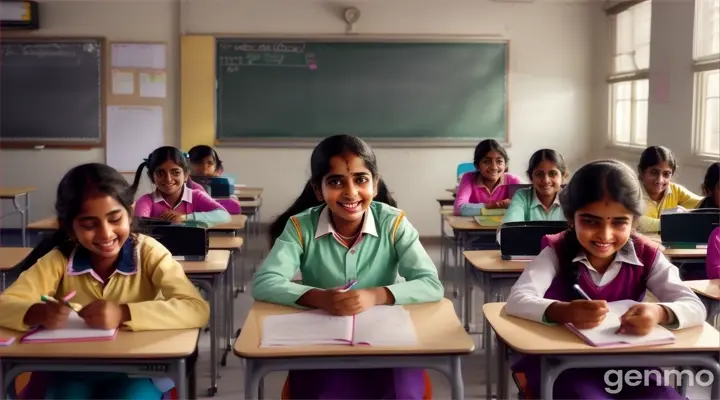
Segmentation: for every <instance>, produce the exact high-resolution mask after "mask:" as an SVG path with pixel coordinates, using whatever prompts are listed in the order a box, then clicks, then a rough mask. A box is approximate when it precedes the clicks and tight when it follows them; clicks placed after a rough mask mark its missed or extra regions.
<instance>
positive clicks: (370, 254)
mask: <svg viewBox="0 0 720 400" xmlns="http://www.w3.org/2000/svg"><path fill="white" fill-rule="evenodd" d="M310 166H311V178H310V180H309V181H308V182H307V184H306V185H305V189H304V190H303V192H302V194H301V195H300V197H299V198H298V199H297V200H296V201H295V203H294V204H293V205H292V206H291V207H290V209H289V210H288V211H287V212H285V213H284V214H283V215H281V216H280V217H279V218H278V220H277V221H275V223H273V225H272V227H271V233H272V238H271V239H272V240H273V247H272V249H271V250H270V253H269V254H268V256H267V258H266V259H265V261H264V262H263V264H262V266H261V267H260V269H259V270H258V272H257V273H256V274H255V277H254V279H253V288H252V294H253V297H254V298H255V300H258V301H266V302H271V303H277V304H282V305H287V306H292V307H298V308H310V309H321V310H324V311H326V312H328V313H330V314H334V315H355V314H358V313H361V312H362V311H364V310H366V309H368V308H370V307H373V306H374V305H379V304H387V305H390V304H397V305H402V304H412V303H423V302H434V301H439V300H440V299H442V297H443V293H444V289H443V285H442V283H441V282H440V280H439V279H438V275H437V269H436V268H435V265H434V263H433V261H432V260H431V259H430V257H429V256H428V254H427V253H426V252H425V249H424V248H423V247H422V245H421V244H420V242H419V240H418V232H417V230H415V228H413V226H412V225H411V224H410V222H408V220H407V218H405V213H404V212H403V211H401V210H399V209H397V208H394V207H392V206H390V205H388V204H386V203H385V202H390V203H394V202H393V201H392V200H391V199H390V198H389V191H388V190H387V187H385V186H384V184H382V183H381V180H380V177H379V174H378V170H377V162H376V159H375V154H374V153H373V151H372V150H371V149H370V147H369V146H368V145H367V144H366V143H365V142H363V141H362V140H360V139H359V138H356V137H354V136H348V135H338V136H332V137H329V138H326V139H325V140H323V141H322V142H320V144H318V146H317V147H316V148H315V150H314V151H313V153H312V156H311V158H310ZM379 187H380V190H379ZM379 191H380V192H382V194H384V195H385V196H383V197H382V198H381V197H380V196H379ZM308 207H309V208H308ZM298 271H300V272H301V273H302V282H300V283H294V282H292V281H291V280H292V279H293V277H294V276H295V274H296V273H297V272H298ZM398 275H400V276H402V277H403V278H404V279H405V282H399V280H398ZM352 280H357V282H358V283H357V285H356V286H355V287H354V289H353V290H350V291H347V292H345V293H342V292H340V291H339V290H337V289H338V288H340V287H342V286H344V285H345V284H347V283H348V282H350V281H352ZM424 379H425V376H424V371H422V370H417V369H406V368H394V369H377V370H369V369H358V370H322V371H320V370H312V371H307V370H305V371H290V372H289V373H288V387H289V393H290V396H289V397H290V398H293V399H320V398H334V399H395V398H397V399H421V398H422V397H423V393H424V391H425V380H424Z"/></svg>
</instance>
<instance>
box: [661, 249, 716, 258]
mask: <svg viewBox="0 0 720 400" xmlns="http://www.w3.org/2000/svg"><path fill="white" fill-rule="evenodd" d="M663 254H665V256H666V257H668V258H673V257H674V258H705V257H707V248H704V249H665V250H663Z"/></svg>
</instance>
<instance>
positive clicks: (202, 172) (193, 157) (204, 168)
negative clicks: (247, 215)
mask: <svg viewBox="0 0 720 400" xmlns="http://www.w3.org/2000/svg"><path fill="white" fill-rule="evenodd" d="M188 155H189V158H190V173H191V174H192V175H193V176H222V174H223V163H222V160H220V156H219V155H218V153H217V151H215V149H213V148H212V147H210V146H206V145H204V144H203V145H198V146H195V147H193V148H192V149H190V151H188ZM228 185H229V186H230V188H229V191H230V193H234V192H235V185H234V180H233V179H230V178H228ZM198 186H199V187H201V188H202V185H199V184H198ZM193 189H196V188H194V187H193ZM203 190H205V189H204V188H203ZM215 201H217V202H218V203H220V205H222V206H223V207H224V208H225V209H226V210H227V212H229V213H230V214H233V215H237V214H241V213H242V209H241V207H240V201H239V200H238V198H237V197H236V196H235V195H230V197H229V198H225V199H215Z"/></svg>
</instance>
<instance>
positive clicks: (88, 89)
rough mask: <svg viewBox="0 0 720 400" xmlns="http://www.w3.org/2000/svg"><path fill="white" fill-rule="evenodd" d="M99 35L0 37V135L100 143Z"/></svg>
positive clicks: (30, 140) (6, 138) (19, 140)
mask: <svg viewBox="0 0 720 400" xmlns="http://www.w3.org/2000/svg"><path fill="white" fill-rule="evenodd" d="M103 51H104V48H103V42H102V40H100V39H82V40H80V39H73V40H50V39H48V40H43V39H33V40H24V39H3V40H2V41H1V42H0V55H1V57H2V58H1V59H0V140H1V141H2V142H3V143H18V144H23V143H29V144H33V145H44V144H63V143H67V144H68V145H100V144H101V143H102V142H103V140H102V139H103V135H102V132H103V129H102V115H103V113H102V103H103V102H102V98H103V96H102V81H103V79H102V77H103V68H102V59H103V57H102V54H103Z"/></svg>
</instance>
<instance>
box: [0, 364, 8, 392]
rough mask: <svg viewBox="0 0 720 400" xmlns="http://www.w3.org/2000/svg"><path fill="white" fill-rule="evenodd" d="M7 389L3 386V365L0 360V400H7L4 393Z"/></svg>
mask: <svg viewBox="0 0 720 400" xmlns="http://www.w3.org/2000/svg"><path fill="white" fill-rule="evenodd" d="M6 389H7V387H6V386H5V366H4V365H3V362H2V360H0V400H5V399H7V394H6V393H5V391H6Z"/></svg>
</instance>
